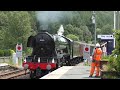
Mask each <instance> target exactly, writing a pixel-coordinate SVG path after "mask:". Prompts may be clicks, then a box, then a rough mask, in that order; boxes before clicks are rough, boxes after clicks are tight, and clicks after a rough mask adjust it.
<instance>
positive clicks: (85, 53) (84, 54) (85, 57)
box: [83, 45, 90, 60]
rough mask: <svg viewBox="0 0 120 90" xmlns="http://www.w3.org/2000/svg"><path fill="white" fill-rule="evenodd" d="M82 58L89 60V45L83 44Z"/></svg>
mask: <svg viewBox="0 0 120 90" xmlns="http://www.w3.org/2000/svg"><path fill="white" fill-rule="evenodd" d="M83 58H84V59H88V60H90V46H89V45H85V46H84V50H83Z"/></svg>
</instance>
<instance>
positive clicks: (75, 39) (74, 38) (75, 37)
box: [66, 34, 79, 41]
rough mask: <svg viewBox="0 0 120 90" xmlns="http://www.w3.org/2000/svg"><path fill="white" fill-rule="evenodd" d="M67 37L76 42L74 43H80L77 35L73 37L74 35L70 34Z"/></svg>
mask: <svg viewBox="0 0 120 90" xmlns="http://www.w3.org/2000/svg"><path fill="white" fill-rule="evenodd" d="M66 37H67V38H70V39H72V40H74V41H79V37H77V36H75V35H73V34H68V35H67V36H66Z"/></svg>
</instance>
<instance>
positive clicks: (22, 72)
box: [0, 70, 29, 79]
mask: <svg viewBox="0 0 120 90" xmlns="http://www.w3.org/2000/svg"><path fill="white" fill-rule="evenodd" d="M28 73H29V71H26V72H25V70H15V71H10V72H7V73H3V74H0V79H15V78H17V77H19V76H22V75H25V74H28Z"/></svg>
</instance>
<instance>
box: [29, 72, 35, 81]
mask: <svg viewBox="0 0 120 90" xmlns="http://www.w3.org/2000/svg"><path fill="white" fill-rule="evenodd" d="M30 78H31V79H34V78H35V73H34V72H32V71H31V72H30Z"/></svg>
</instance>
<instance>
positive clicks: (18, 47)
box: [16, 44, 22, 57]
mask: <svg viewBox="0 0 120 90" xmlns="http://www.w3.org/2000/svg"><path fill="white" fill-rule="evenodd" d="M16 56H17V57H22V44H21V45H18V44H17V45H16Z"/></svg>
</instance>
